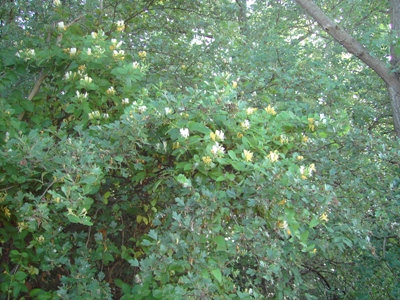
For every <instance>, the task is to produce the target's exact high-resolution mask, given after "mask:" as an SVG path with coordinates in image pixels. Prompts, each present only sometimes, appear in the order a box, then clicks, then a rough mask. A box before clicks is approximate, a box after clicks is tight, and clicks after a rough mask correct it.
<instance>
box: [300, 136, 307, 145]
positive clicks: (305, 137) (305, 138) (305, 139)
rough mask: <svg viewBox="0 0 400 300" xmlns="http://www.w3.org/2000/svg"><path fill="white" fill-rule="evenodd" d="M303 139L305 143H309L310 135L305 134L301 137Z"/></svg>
mask: <svg viewBox="0 0 400 300" xmlns="http://www.w3.org/2000/svg"><path fill="white" fill-rule="evenodd" d="M301 141H302V142H303V143H307V141H308V136H306V135H303V137H302V138H301Z"/></svg>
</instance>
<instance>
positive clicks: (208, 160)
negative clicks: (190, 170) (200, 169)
mask: <svg viewBox="0 0 400 300" xmlns="http://www.w3.org/2000/svg"><path fill="white" fill-rule="evenodd" d="M201 159H202V160H203V163H204V164H206V165H210V164H211V163H212V159H211V157H209V156H203V157H202V158H201Z"/></svg>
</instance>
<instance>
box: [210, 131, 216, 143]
mask: <svg viewBox="0 0 400 300" xmlns="http://www.w3.org/2000/svg"><path fill="white" fill-rule="evenodd" d="M216 137H217V135H216V134H215V133H214V132H210V138H211V139H212V140H213V141H215V139H216Z"/></svg>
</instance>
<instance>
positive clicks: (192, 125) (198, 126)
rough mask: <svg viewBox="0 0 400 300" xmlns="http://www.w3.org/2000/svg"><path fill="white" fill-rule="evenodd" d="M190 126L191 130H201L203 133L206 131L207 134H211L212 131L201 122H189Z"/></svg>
mask: <svg viewBox="0 0 400 300" xmlns="http://www.w3.org/2000/svg"><path fill="white" fill-rule="evenodd" d="M188 128H189V130H190V131H195V132H196V131H197V132H201V133H204V134H205V135H209V134H210V132H211V129H210V128H208V127H206V126H204V125H203V124H201V123H197V122H189V124H188Z"/></svg>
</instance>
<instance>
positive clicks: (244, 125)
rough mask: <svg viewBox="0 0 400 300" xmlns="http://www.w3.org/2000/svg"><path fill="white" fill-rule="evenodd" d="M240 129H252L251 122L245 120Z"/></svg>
mask: <svg viewBox="0 0 400 300" xmlns="http://www.w3.org/2000/svg"><path fill="white" fill-rule="evenodd" d="M240 127H242V129H243V130H248V129H250V122H249V120H244V121H243V122H241V123H240Z"/></svg>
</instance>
